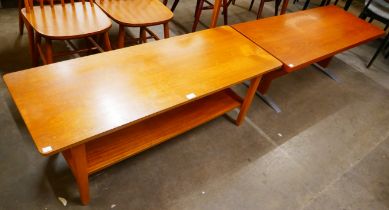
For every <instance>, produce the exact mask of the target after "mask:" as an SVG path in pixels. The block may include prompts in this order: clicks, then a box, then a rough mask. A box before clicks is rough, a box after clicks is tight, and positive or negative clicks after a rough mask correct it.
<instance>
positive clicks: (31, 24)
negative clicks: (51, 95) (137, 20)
mask: <svg viewBox="0 0 389 210" xmlns="http://www.w3.org/2000/svg"><path fill="white" fill-rule="evenodd" d="M45 1H46V2H50V4H49V5H45V4H44V2H45ZM24 4H25V8H23V9H22V10H21V13H22V16H23V20H24V24H25V25H26V28H27V32H28V37H29V44H30V53H31V55H32V61H33V65H37V64H38V56H39V57H40V58H41V60H42V62H43V64H49V63H52V62H53V57H54V56H65V55H69V54H74V53H83V52H86V53H89V52H91V51H92V50H98V51H100V52H102V51H104V50H103V49H102V48H101V47H100V46H99V45H98V44H97V42H96V40H95V39H94V38H98V39H101V38H102V39H103V42H104V45H105V50H111V45H110V41H109V36H108V30H109V29H110V28H111V25H112V24H111V20H110V19H109V18H108V17H107V16H106V15H105V14H104V12H103V11H101V10H100V8H99V7H97V6H96V5H95V4H94V3H93V0H90V1H89V3H86V2H85V0H82V1H81V2H74V0H71V1H70V3H65V2H64V0H61V3H58V4H54V0H39V6H33V0H24ZM42 38H44V39H45V44H44V45H43V44H42V43H41V40H42ZM72 39H85V40H88V42H90V44H92V45H93V46H94V47H90V48H87V49H77V47H76V46H75V45H74V44H73V43H72V42H71V40H72ZM53 40H63V41H65V42H66V43H67V44H68V46H69V47H70V48H73V50H72V51H70V52H68V51H67V52H60V53H58V54H53V47H52V41H53Z"/></svg>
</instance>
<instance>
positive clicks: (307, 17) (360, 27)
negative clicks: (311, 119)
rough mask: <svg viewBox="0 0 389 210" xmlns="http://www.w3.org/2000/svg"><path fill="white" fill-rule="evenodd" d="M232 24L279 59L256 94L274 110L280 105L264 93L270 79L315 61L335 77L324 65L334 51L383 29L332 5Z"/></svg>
mask: <svg viewBox="0 0 389 210" xmlns="http://www.w3.org/2000/svg"><path fill="white" fill-rule="evenodd" d="M232 27H233V28H234V29H236V30H237V31H239V32H240V33H242V34H243V35H244V36H246V37H247V38H249V39H250V40H252V41H253V42H255V43H256V44H257V45H258V46H260V47H262V48H263V49H265V50H266V51H267V52H269V53H270V54H272V55H273V56H274V57H276V58H277V59H278V60H280V61H281V62H282V63H283V68H282V69H279V70H277V71H273V72H270V73H267V74H266V75H264V76H263V79H262V81H261V83H260V84H259V87H258V92H259V93H258V95H259V96H260V97H261V98H262V99H263V100H264V101H265V102H266V103H267V104H268V105H269V106H271V107H272V108H273V109H274V110H275V111H277V112H280V111H281V109H280V108H279V107H278V106H277V104H276V103H275V102H274V101H273V100H272V99H271V98H270V97H269V96H267V95H265V94H266V92H267V90H268V88H269V86H270V84H271V81H272V80H273V79H275V78H277V77H281V76H283V75H285V74H288V73H290V72H293V71H296V70H300V69H302V68H304V67H307V66H309V65H311V64H315V66H316V67H318V68H319V70H321V71H322V72H323V73H325V74H326V75H328V76H330V77H331V78H333V79H335V80H336V77H335V76H334V75H333V74H332V73H331V72H330V71H329V69H327V68H326V67H327V66H328V64H329V62H330V60H331V58H332V57H333V56H334V55H336V54H337V53H340V52H342V51H345V50H347V49H350V48H352V47H355V46H358V45H360V44H362V43H365V42H368V41H371V40H373V39H376V38H378V37H380V36H382V35H384V33H385V32H384V31H383V30H382V29H380V28H378V27H376V26H374V25H372V24H370V23H367V22H365V21H364V20H361V19H359V18H358V17H355V16H354V15H352V14H351V13H348V12H345V11H344V10H343V9H341V8H338V7H336V6H326V7H319V8H316V9H310V10H305V11H300V12H295V13H290V14H286V15H281V16H276V17H270V18H265V19H261V20H257V21H251V22H247V23H240V24H236V25H232Z"/></svg>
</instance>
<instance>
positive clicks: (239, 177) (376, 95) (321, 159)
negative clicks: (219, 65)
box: [0, 0, 389, 210]
mask: <svg viewBox="0 0 389 210" xmlns="http://www.w3.org/2000/svg"><path fill="white" fill-rule="evenodd" d="M249 3H250V2H249V1H248V0H237V5H236V6H232V7H231V9H230V23H237V22H243V21H248V20H253V19H254V18H255V12H248V11H247V8H248V6H249ZM341 3H343V2H341ZM194 4H195V1H189V0H185V1H182V2H181V3H180V4H179V6H178V8H177V10H176V13H175V19H174V20H173V22H172V24H171V33H172V35H179V34H183V33H187V32H189V30H190V28H191V24H192V21H193V12H194ZM257 4H258V2H257V3H256V4H255V6H254V8H255V10H256V8H257V7H258V5H257ZM272 5H273V4H272V3H267V4H266V7H265V11H264V16H265V17H266V16H271V15H272V11H273V10H272ZM312 5H313V6H314V5H315V2H313V4H312ZM301 6H302V3H299V4H297V5H293V4H291V5H290V6H289V12H292V11H295V10H298V9H299V8H301ZM351 11H352V12H355V14H357V13H358V5H353V8H352V10H351ZM209 18H210V12H205V13H204V16H203V17H202V20H203V21H204V23H205V24H208V23H209ZM0 29H1V33H0V40H1V44H0V73H1V74H4V73H6V72H13V71H17V70H20V69H25V68H28V67H30V65H31V64H30V59H29V55H28V48H27V46H28V45H27V37H26V36H22V37H19V36H18V30H17V10H16V9H0ZM154 29H155V30H157V31H158V33H161V29H160V28H159V27H156V28H154ZM199 29H204V26H200V28H199ZM133 31H134V32H136V30H133ZM116 33H117V27H116V26H114V27H113V29H112V34H111V35H112V37H111V39H112V41H114V40H115V37H116ZM379 42H380V40H378V41H374V42H371V43H368V44H365V45H362V46H359V47H357V48H354V49H352V50H349V51H347V52H344V53H342V54H339V55H337V56H336V57H335V59H334V60H333V62H332V63H331V65H330V68H331V69H332V70H333V72H335V73H336V74H337V75H338V77H339V78H340V82H335V81H333V80H331V79H329V78H328V77H326V76H324V75H323V74H321V73H319V72H318V71H316V70H315V69H314V68H313V67H308V68H306V69H304V70H301V71H298V72H295V73H292V74H289V75H287V76H285V77H282V78H280V79H277V80H276V81H275V82H274V84H273V85H272V87H271V89H270V93H269V95H271V96H272V97H273V98H274V99H275V100H276V101H277V102H278V103H279V104H280V106H281V108H282V109H283V112H282V113H280V114H277V113H275V112H274V111H272V110H271V109H270V108H269V107H267V106H266V105H265V104H264V103H263V102H262V101H261V100H260V99H258V98H255V100H254V102H253V105H252V107H251V109H250V112H249V114H248V116H247V118H246V120H245V123H244V124H243V125H242V126H240V127H236V126H235V125H234V124H232V123H231V122H230V121H229V120H228V118H226V117H220V118H218V119H215V120H213V121H211V122H210V123H207V124H205V125H203V126H200V127H198V128H196V129H194V130H192V131H190V132H187V133H185V134H183V135H180V136H178V137H176V138H174V139H172V140H170V141H168V142H166V143H163V144H162V145H160V146H157V147H155V148H152V149H150V150H147V151H145V152H143V153H141V154H139V155H137V156H135V157H132V158H129V159H127V160H125V161H123V162H121V163H119V164H117V165H115V166H113V167H110V168H108V169H106V170H104V171H102V172H100V173H98V174H95V175H93V176H92V177H91V178H90V193H91V197H92V200H91V203H90V205H89V206H82V205H81V204H80V202H79V195H78V191H77V188H76V184H75V181H74V178H73V176H72V174H71V172H70V170H69V169H68V167H67V165H66V164H65V162H64V160H63V158H62V156H57V157H52V158H45V157H42V156H41V155H40V154H39V153H38V152H37V151H36V149H35V147H34V145H33V142H32V140H31V137H30V136H29V134H28V131H27V130H26V128H25V126H24V124H23V121H22V120H21V118H20V116H19V114H18V112H17V110H16V108H15V106H14V104H13V102H12V100H11V98H10V96H9V93H8V91H7V89H6V87H5V85H4V82H3V81H2V80H0V210H3V209H7V210H8V209H210V210H214V209H256V210H257V209H258V210H259V209H260V210H267V209H269V210H270V209H281V210H284V209H301V210H314V209H325V210H327V209H331V210H332V209H339V210H340V209H342V210H343V209H361V210H384V209H389V129H388V128H389V90H388V89H389V68H388V66H389V65H388V64H389V61H388V60H385V59H384V58H383V56H382V55H380V56H379V57H378V59H377V60H376V62H375V63H374V65H373V66H372V67H371V68H370V69H366V68H365V64H366V62H367V61H368V60H369V59H370V57H371V55H372V54H373V52H374V50H375V49H376V47H377V46H378V44H379ZM59 46H60V47H63V45H59ZM204 56H207V55H204ZM234 89H235V90H236V91H238V92H239V93H240V94H244V92H245V91H246V88H245V87H244V86H243V85H238V86H236V87H234ZM235 115H236V112H235V111H233V112H231V113H229V116H232V117H233V116H235ZM57 197H63V198H65V199H66V200H67V201H68V205H67V206H66V207H64V206H63V205H62V204H61V203H60V202H59V201H58V199H57Z"/></svg>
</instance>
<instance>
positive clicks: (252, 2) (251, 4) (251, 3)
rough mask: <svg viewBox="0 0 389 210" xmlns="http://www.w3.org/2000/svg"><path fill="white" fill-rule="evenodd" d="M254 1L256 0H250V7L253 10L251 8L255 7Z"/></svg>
mask: <svg viewBox="0 0 389 210" xmlns="http://www.w3.org/2000/svg"><path fill="white" fill-rule="evenodd" d="M254 1H255V0H251V2H250V7H249V11H251V10H252V9H253V6H254Z"/></svg>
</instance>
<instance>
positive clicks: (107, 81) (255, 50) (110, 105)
mask: <svg viewBox="0 0 389 210" xmlns="http://www.w3.org/2000/svg"><path fill="white" fill-rule="evenodd" d="M281 66H282V64H281V62H279V61H278V60H277V59H275V58H274V57H273V56H271V55H270V54H268V53H267V52H265V51H264V50H263V49H261V48H259V47H258V46H257V45H255V44H254V43H253V42H251V41H250V40H248V39H246V38H245V37H244V36H242V35H241V34H239V33H238V32H237V31H235V30H234V29H232V28H231V27H228V26H225V27H220V28H215V29H209V30H204V31H201V32H195V33H191V34H187V35H182V36H177V37H173V38H169V39H164V40H160V41H156V42H151V43H147V44H142V45H137V46H133V47H128V48H123V49H119V50H114V51H110V52H105V53H100V54H96V55H92V56H86V57H82V58H78V59H73V60H68V61H64V62H59V63H54V64H50V65H45V66H41V67H37V68H33V69H29V70H24V71H19V72H15V73H10V74H6V75H5V76H4V81H5V83H6V85H7V87H8V89H9V91H10V93H11V96H12V98H13V99H14V101H15V104H16V106H17V108H18V109H19V111H20V113H21V115H22V117H23V119H24V121H25V123H26V125H27V128H28V130H29V132H30V134H31V136H32V138H33V140H34V142H35V145H36V147H37V148H38V150H39V152H40V153H42V154H43V155H51V154H55V153H58V152H60V151H62V150H64V149H67V148H70V147H72V146H76V145H78V144H81V143H85V142H87V141H89V140H92V139H95V138H97V137H100V136H103V135H106V134H109V133H112V132H113V131H115V130H118V129H120V128H124V127H127V126H129V125H131V124H134V123H136V122H139V121H141V120H144V119H147V118H150V117H152V116H154V115H156V114H158V113H162V112H166V111H168V110H171V109H173V108H174V107H177V106H180V105H183V104H185V103H188V102H189V101H192V100H196V99H199V98H202V97H204V96H207V95H210V94H211V93H215V92H217V91H220V90H222V89H224V88H227V87H229V86H231V85H234V84H237V83H240V82H242V81H244V80H247V79H251V78H253V77H255V76H258V75H260V74H263V73H266V72H268V71H271V70H274V69H277V68H280V67H281Z"/></svg>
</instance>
